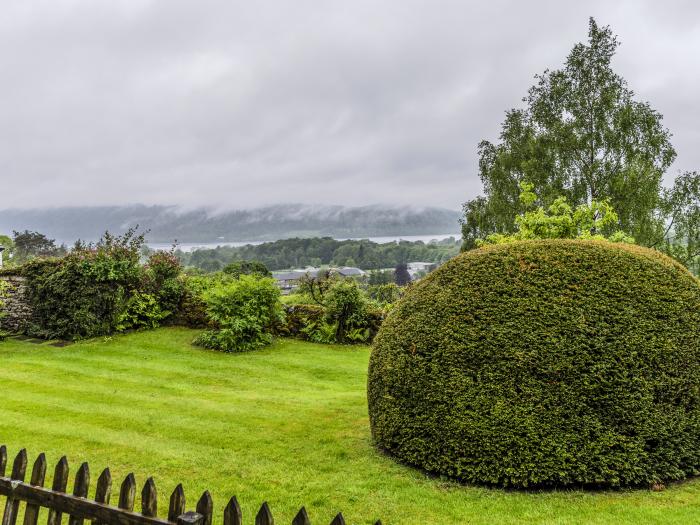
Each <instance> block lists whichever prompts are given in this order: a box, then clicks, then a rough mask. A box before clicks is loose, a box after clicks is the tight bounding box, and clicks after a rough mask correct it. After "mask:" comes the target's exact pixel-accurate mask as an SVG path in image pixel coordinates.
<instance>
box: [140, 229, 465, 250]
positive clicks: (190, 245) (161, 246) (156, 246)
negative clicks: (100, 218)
mask: <svg viewBox="0 0 700 525" xmlns="http://www.w3.org/2000/svg"><path fill="white" fill-rule="evenodd" d="M461 236H462V234H461V233H438V234H435V235H401V236H387V237H343V238H338V239H337V240H339V241H346V240H348V239H352V240H360V239H369V240H370V241H372V242H376V243H379V244H382V243H387V242H396V241H411V242H417V241H423V242H425V243H429V242H430V241H442V240H444V239H448V238H450V237H454V238H455V239H458V238H460V237H461ZM264 242H270V241H241V242H209V243H202V242H183V243H179V244H178V245H177V247H178V249H180V250H182V251H183V252H192V251H194V250H198V249H206V248H216V247H217V246H234V247H237V246H245V245H246V244H253V245H257V244H262V243H264ZM147 244H148V247H149V248H152V249H153V250H169V249H170V247H171V246H172V245H171V244H167V243H159V242H149V243H147Z"/></svg>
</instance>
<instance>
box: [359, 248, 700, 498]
mask: <svg viewBox="0 0 700 525" xmlns="http://www.w3.org/2000/svg"><path fill="white" fill-rule="evenodd" d="M368 399H369V415H370V422H371V428H372V435H373V437H374V440H375V442H376V444H377V445H378V446H379V447H381V448H382V449H384V450H386V451H387V452H389V453H390V454H392V455H394V456H395V457H396V458H397V459H399V460H400V461H402V462H404V463H407V464H410V465H414V466H417V467H420V468H422V469H424V470H426V471H429V472H432V473H436V474H441V475H444V476H448V477H450V478H454V479H457V480H460V481H465V482H469V483H477V484H487V485H501V486H513V487H534V486H565V485H577V486H596V487H618V486H642V485H647V484H652V483H661V482H665V481H670V480H679V479H682V478H685V477H687V476H691V475H696V474H698V472H699V471H700V284H699V281H698V280H697V279H696V278H695V277H694V276H692V275H691V274H690V273H689V272H688V271H687V270H686V269H685V268H683V267H682V266H680V265H678V264H676V263H675V262H674V261H672V260H671V259H669V258H667V257H665V256H663V255H661V254H659V253H658V252H655V251H652V250H649V249H645V248H640V247H636V246H631V245H622V244H613V243H609V242H606V241H576V240H549V241H523V242H516V243H512V244H505V245H496V246H489V247H485V248H481V249H478V250H473V251H470V252H466V253H464V254H462V255H460V256H458V257H456V258H455V259H453V260H451V261H449V262H448V263H446V264H445V265H444V266H442V267H441V268H439V269H438V270H436V271H435V272H433V273H432V274H430V275H429V276H428V277H426V278H425V279H423V280H421V281H420V282H418V283H417V284H416V285H415V286H413V287H412V288H410V289H409V290H408V291H407V292H406V294H405V296H404V297H403V298H402V299H401V300H400V301H399V303H398V305H397V306H396V307H395V308H394V309H393V310H392V312H391V313H390V314H389V316H388V318H387V319H386V321H385V322H384V324H383V325H382V328H381V329H380V331H379V334H378V335H377V337H376V339H375V342H374V345H373V350H372V355H371V359H370V364H369V378H368Z"/></svg>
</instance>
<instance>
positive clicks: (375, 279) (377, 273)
mask: <svg viewBox="0 0 700 525" xmlns="http://www.w3.org/2000/svg"><path fill="white" fill-rule="evenodd" d="M393 282H394V272H392V271H391V270H373V271H371V272H369V276H368V277H367V284H369V285H372V286H378V285H382V284H389V283H393Z"/></svg>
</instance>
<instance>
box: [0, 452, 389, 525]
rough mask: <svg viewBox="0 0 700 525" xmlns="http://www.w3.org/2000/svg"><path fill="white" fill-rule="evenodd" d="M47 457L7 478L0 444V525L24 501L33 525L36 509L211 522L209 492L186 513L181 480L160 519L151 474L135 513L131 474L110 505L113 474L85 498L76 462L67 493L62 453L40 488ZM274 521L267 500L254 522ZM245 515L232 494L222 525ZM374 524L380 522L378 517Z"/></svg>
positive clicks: (23, 464) (58, 516)
mask: <svg viewBox="0 0 700 525" xmlns="http://www.w3.org/2000/svg"><path fill="white" fill-rule="evenodd" d="M46 466H47V465H46V455H45V454H44V453H41V454H40V455H39V456H38V457H37V459H36V461H35V462H34V466H33V468H32V473H31V478H30V481H29V483H25V481H24V479H25V476H26V473H27V451H26V450H25V449H22V450H20V452H19V453H18V454H17V456H16V457H15V460H14V462H13V465H12V472H11V474H10V476H9V477H6V476H5V472H6V469H7V448H6V447H5V446H4V445H2V446H0V496H5V497H6V498H7V499H6V503H5V510H4V513H3V516H2V523H1V524H0V525H16V522H17V516H18V514H19V508H20V505H21V504H22V503H23V502H24V503H26V510H25V513H24V521H23V524H22V525H37V521H38V516H39V512H40V509H41V508H42V507H46V508H48V510H49V516H48V521H47V524H48V525H61V521H62V517H63V514H68V515H69V520H68V525H84V522H85V521H86V520H89V521H91V523H90V524H89V525H212V516H213V512H214V503H213V501H212V497H211V494H210V493H209V491H204V493H203V494H202V496H201V497H200V498H199V500H198V501H197V505H196V512H187V511H186V506H185V504H186V502H185V491H184V489H183V487H182V484H179V485H178V486H177V487H175V490H174V491H173V492H172V494H171V496H170V502H169V503H170V504H169V506H168V518H167V520H166V519H164V518H159V517H158V491H157V489H156V485H155V482H154V480H153V478H152V477H149V478H148V479H147V480H146V483H145V484H144V486H143V490H142V491H141V512H140V513H139V512H135V511H134V503H135V498H136V480H135V478H134V474H133V473H131V474H129V475H128V476H126V478H125V479H124V481H123V482H122V484H121V487H120V490H119V502H118V506H117V507H114V506H110V497H111V492H112V475H111V473H110V470H109V468H105V469H104V470H103V471H102V473H101V474H100V476H99V478H98V479H97V486H96V488H95V497H94V499H90V498H89V497H88V493H89V489H90V468H89V466H88V464H87V463H83V464H82V465H80V468H79V469H78V471H77V473H76V476H75V481H74V485H73V493H72V494H68V493H67V491H66V488H67V486H68V472H69V469H68V460H67V459H66V457H65V456H63V457H62V458H61V459H60V460H59V461H58V463H57V464H56V468H55V469H54V476H53V483H52V485H51V489H48V488H44V482H45V480H46ZM274 523H275V520H274V517H273V516H272V511H271V510H270V506H269V504H268V503H267V502H264V503H263V504H262V505H261V506H260V509H259V510H258V513H257V514H256V515H255V525H274ZM242 524H243V513H242V511H241V506H240V505H239V503H238V500H237V499H236V497H235V496H233V497H232V498H231V499H230V500H229V501H228V503H227V504H226V507H225V508H224V513H223V525H242ZM292 525H311V520H310V519H309V516H308V514H307V512H306V508H305V507H303V506H302V507H301V508H300V509H299V511H298V512H297V514H296V516H295V517H294V519H293V520H292ZM331 525H345V519H344V518H343V514H342V513H338V514H337V515H336V516H335V518H333V521H332V522H331ZM374 525H382V522H381V521H380V520H377V521H376V522H375V523H374Z"/></svg>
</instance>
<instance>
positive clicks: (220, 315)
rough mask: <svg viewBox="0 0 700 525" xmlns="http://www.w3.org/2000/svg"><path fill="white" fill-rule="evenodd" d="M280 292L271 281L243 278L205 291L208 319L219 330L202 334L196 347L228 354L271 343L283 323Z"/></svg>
mask: <svg viewBox="0 0 700 525" xmlns="http://www.w3.org/2000/svg"><path fill="white" fill-rule="evenodd" d="M279 297H280V291H279V289H278V288H277V286H275V282H274V280H272V279H268V278H259V277H256V276H252V275H241V276H240V277H239V278H238V279H234V280H232V281H230V282H226V283H220V284H218V285H216V286H213V287H211V288H210V289H208V290H206V291H205V292H204V300H205V301H206V304H207V313H208V314H209V317H210V318H211V319H212V320H213V321H214V322H215V323H216V324H217V326H218V327H219V328H218V329H216V330H209V331H206V332H204V333H202V334H201V335H200V336H199V337H197V339H196V340H195V344H197V345H200V346H204V347H206V348H213V349H216V350H223V351H225V352H246V351H249V350H255V349H257V348H260V347H261V346H264V345H266V344H269V343H270V342H271V340H272V337H271V335H270V332H271V331H272V328H273V327H274V325H275V324H276V323H277V322H279V321H280V317H281V315H282V309H281V304H280V300H279Z"/></svg>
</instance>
